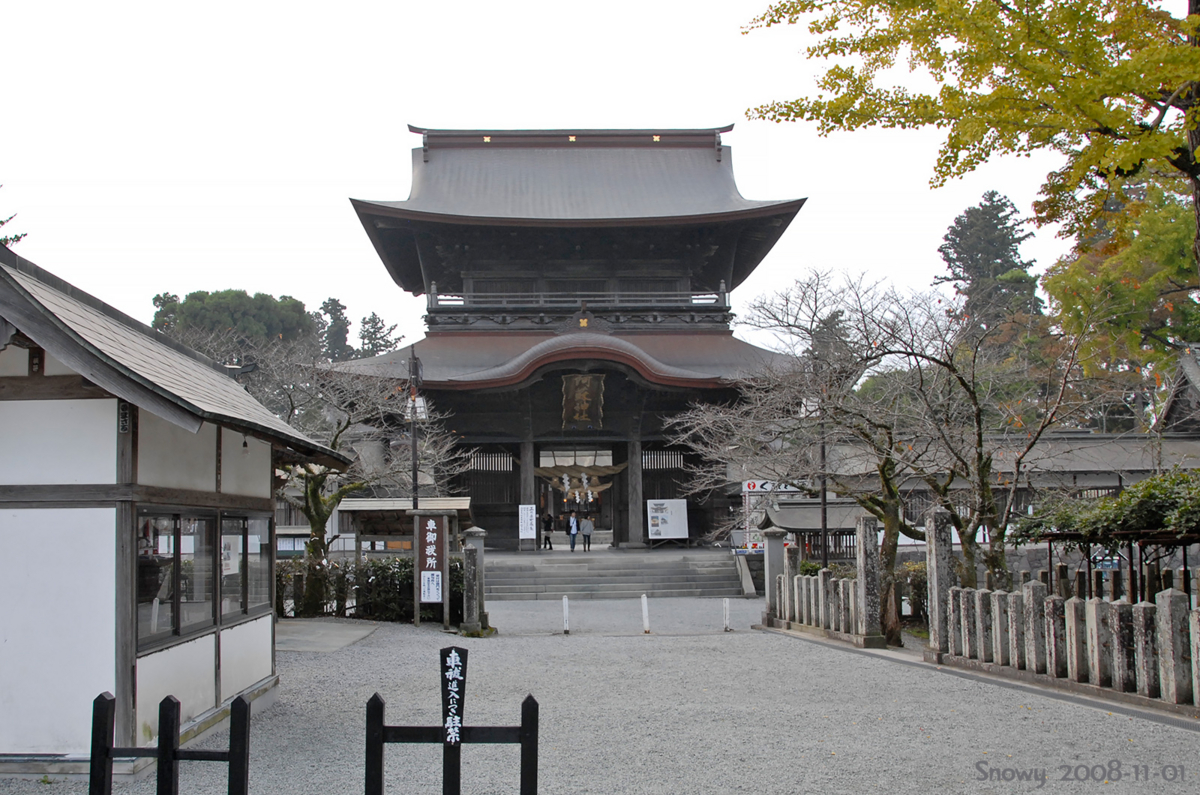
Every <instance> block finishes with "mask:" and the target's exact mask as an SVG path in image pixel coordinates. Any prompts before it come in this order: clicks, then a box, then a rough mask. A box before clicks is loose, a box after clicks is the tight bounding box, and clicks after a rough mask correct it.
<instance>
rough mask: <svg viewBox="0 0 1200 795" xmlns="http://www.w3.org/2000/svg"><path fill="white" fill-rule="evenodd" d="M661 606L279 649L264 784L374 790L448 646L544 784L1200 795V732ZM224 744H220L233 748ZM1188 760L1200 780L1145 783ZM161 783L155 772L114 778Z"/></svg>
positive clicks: (202, 778) (394, 630)
mask: <svg viewBox="0 0 1200 795" xmlns="http://www.w3.org/2000/svg"><path fill="white" fill-rule="evenodd" d="M731 606H732V609H733V612H734V620H733V625H734V626H735V627H737V630H736V631H734V632H728V633H726V632H722V631H721V621H722V616H721V600H719V599H660V600H654V601H652V602H651V604H650V609H651V629H652V630H653V634H651V635H643V634H642V627H641V607H640V603H639V602H638V600H611V601H594V602H583V601H576V602H572V604H571V608H572V610H571V634H570V636H569V637H565V636H563V635H562V606H561V604H559V603H556V602H549V603H546V602H496V603H490V604H489V605H488V608H489V610H490V613H491V618H492V622H493V624H495V625H496V626H498V627H499V628H500V634H499V636H497V637H493V638H487V639H466V638H457V637H452V636H448V635H446V634H443V633H442V631H441V627H440V625H433V626H429V625H426V626H422V627H420V628H413V627H411V626H407V625H387V624H384V625H380V626H379V628H378V629H377V630H376V631H375V632H374V633H372V634H370V635H369V636H367V637H366V638H364V639H362V640H359V641H357V642H355V643H353V644H351V645H349V646H346V647H344V648H342V649H340V650H338V651H333V652H325V653H318V652H280V653H279V658H278V659H279V672H280V676H281V679H282V682H281V686H280V697H279V701H278V703H277V704H276V705H275V706H274V707H272V708H271V709H270V710H268V711H265V712H264V713H263V714H261V715H256V716H255V718H254V722H253V725H252V729H251V731H252V737H253V747H252V752H251V753H252V759H251V764H252V769H251V779H250V785H251V791H252V792H255V793H263V795H266V794H267V793H270V794H271V795H275V794H276V793H278V794H279V795H307V794H308V793H313V795H317V794H319V795H334V794H340V793H356V792H358V793H361V792H362V765H363V711H364V705H365V703H366V701H367V699H368V698H369V697H370V696H371V694H372V693H374V692H375V691H379V692H380V693H381V694H382V695H383V697H384V698H385V699H386V700H387V704H388V707H387V722H388V723H389V724H399V725H413V724H422V725H426V724H435V723H437V722H438V720H439V718H440V700H439V695H438V689H437V688H438V682H437V650H438V649H439V648H441V647H443V646H448V645H452V644H454V645H460V646H464V647H466V648H467V649H469V650H470V658H469V663H468V682H467V694H466V700H465V714H466V718H467V723H468V724H477V725H478V724H488V725H506V724H508V725H515V724H516V723H518V722H519V717H520V702H521V699H523V698H524V697H525V696H526V694H528V693H532V694H533V695H534V696H535V697H536V698H537V699H538V701H539V702H540V704H541V729H540V732H541V733H540V739H541V757H540V771H539V777H540V784H541V787H540V791H541V792H543V793H726V792H746V793H801V792H804V793H843V792H845V793H850V792H855V793H858V792H875V791H880V792H884V791H886V792H895V793H910V792H911V793H922V794H924V793H930V792H936V793H941V792H963V793H989V792H1026V791H1032V790H1034V789H1035V787H1036V784H1031V783H1025V784H1021V783H1019V782H1012V783H996V782H988V781H978V780H976V778H977V777H978V776H979V772H978V768H977V767H976V766H977V765H985V766H988V767H995V768H1001V769H1003V768H1012V769H1022V770H1028V769H1031V768H1037V769H1044V770H1045V771H1046V774H1047V775H1048V776H1049V780H1048V781H1047V782H1046V784H1045V786H1044V787H1043V788H1042V789H1043V791H1063V792H1092V791H1097V790H1098V789H1099V788H1100V787H1101V786H1102V785H1101V784H1099V783H1086V784H1085V783H1078V782H1066V781H1059V778H1061V776H1062V772H1061V771H1060V770H1057V769H1056V768H1057V766H1059V765H1071V766H1075V765H1089V766H1091V765H1101V764H1103V765H1105V766H1106V767H1107V766H1108V765H1109V763H1110V761H1111V760H1114V759H1116V760H1120V761H1121V762H1122V764H1123V771H1124V773H1125V780H1123V781H1121V782H1120V783H1114V784H1110V785H1108V786H1104V787H1103V791H1104V792H1114V793H1120V792H1130V793H1134V792H1146V793H1176V792H1179V793H1195V792H1197V791H1200V783H1198V782H1200V755H1198V753H1197V751H1198V750H1200V733H1196V732H1194V731H1188V730H1186V729H1182V728H1176V727H1172V726H1167V725H1162V724H1160V723H1156V722H1152V721H1148V720H1142V719H1139V718H1133V717H1129V716H1127V715H1121V714H1116V713H1114V714H1109V713H1107V712H1106V711H1101V710H1097V709H1093V708H1091V707H1088V706H1084V705H1081V704H1075V703H1068V702H1064V701H1061V700H1057V699H1052V698H1049V697H1044V696H1040V695H1031V694H1029V693H1027V692H1022V691H1017V690H1012V689H1009V688H1004V687H997V686H995V685H993V684H989V683H986V682H982V681H977V680H972V679H968V678H962V677H957V676H951V675H946V674H943V673H939V672H937V671H935V670H933V669H929V668H922V667H917V666H914V665H912V664H908V665H905V664H898V663H897V662H895V661H892V660H889V659H883V658H879V657H872V656H868V655H864V654H856V653H850V652H847V651H846V650H844V649H841V648H837V647H833V646H830V645H827V644H824V643H817V642H811V641H807V640H803V639H798V638H795V637H790V636H786V635H782V634H777V633H770V632H761V631H755V630H751V629H749V625H750V624H752V623H754V622H756V621H757V620H758V618H759V613H760V611H761V609H762V602H761V600H731ZM224 742H225V738H224V737H221V736H216V737H213V738H209V739H208V740H206V741H205V742H204V743H203V746H204V747H212V748H218V747H221V746H223V744H224ZM517 753H518V752H517V747H516V746H466V747H465V748H464V749H463V759H464V772H463V780H464V792H468V793H493V792H496V793H499V792H509V793H511V792H515V791H516V785H517V780H518V767H517V761H518V758H517ZM386 756H387V777H388V782H389V792H392V793H402V792H403V793H416V792H426V793H436V792H440V791H441V787H440V780H441V779H440V760H441V752H440V749H438V748H437V747H436V746H415V745H414V746H402V745H399V746H398V745H392V746H388V747H387V751H386ZM1135 764H1136V765H1147V766H1148V769H1149V771H1150V772H1151V774H1153V773H1157V772H1159V770H1161V768H1162V766H1163V765H1168V764H1170V765H1177V764H1182V765H1184V766H1185V775H1186V776H1187V780H1186V781H1184V782H1180V783H1163V782H1162V780H1161V778H1160V779H1158V780H1152V781H1150V782H1145V781H1141V782H1137V781H1133V780H1131V777H1132V775H1133V766H1134V765H1135ZM223 771H224V768H223V766H220V765H212V764H207V765H206V764H201V763H185V764H184V768H183V776H182V782H181V786H180V792H181V795H199V794H200V793H204V794H206V795H208V794H211V795H216V794H217V793H222V792H224V781H223V775H224V772H223ZM114 791H115V792H118V793H130V794H132V793H137V794H138V795H143V794H144V793H153V792H154V782H153V779H152V778H146V779H142V780H140V781H137V782H133V783H128V782H126V783H121V782H118V784H117V785H116V787H115V789H114ZM0 792H2V793H11V795H32V794H33V793H43V795H46V794H50V793H83V792H86V785H85V783H84V782H79V781H71V782H58V783H53V784H49V785H43V784H38V783H36V782H31V781H2V780H0Z"/></svg>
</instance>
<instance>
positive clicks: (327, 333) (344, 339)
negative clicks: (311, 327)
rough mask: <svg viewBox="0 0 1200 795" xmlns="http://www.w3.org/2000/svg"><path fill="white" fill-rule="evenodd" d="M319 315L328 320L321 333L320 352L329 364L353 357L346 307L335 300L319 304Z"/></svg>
mask: <svg viewBox="0 0 1200 795" xmlns="http://www.w3.org/2000/svg"><path fill="white" fill-rule="evenodd" d="M321 313H322V314H324V315H325V317H327V318H328V320H327V321H326V323H325V328H324V329H323V330H322V332H321V350H322V351H323V352H324V354H325V356H326V357H327V358H328V359H329V360H330V361H331V362H342V361H345V360H346V359H350V358H352V357H353V356H354V348H353V347H351V345H350V319H349V318H348V317H346V307H344V306H342V302H341V301H339V300H337V299H336V298H327V299H326V300H325V303H323V304H321Z"/></svg>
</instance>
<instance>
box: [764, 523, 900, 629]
mask: <svg viewBox="0 0 1200 795" xmlns="http://www.w3.org/2000/svg"><path fill="white" fill-rule="evenodd" d="M763 535H764V536H765V537H766V541H767V545H766V556H765V557H766V568H767V572H766V579H767V583H768V588H767V606H766V613H765V614H764V615H763V623H764V624H766V625H767V626H774V627H778V628H781V629H794V630H800V631H803V632H811V633H813V634H820V635H824V636H826V637H830V638H836V639H838V640H845V641H849V642H851V643H853V644H854V645H856V646H859V647H860V648H878V649H882V648H886V643H885V641H884V637H883V635H882V634H881V633H880V631H879V548H878V530H877V525H876V521H875V518H874V517H872V516H863V517H860V518H859V520H858V528H857V555H856V564H857V570H856V572H855V576H854V577H853V578H849V577H839V578H834V577H833V576H832V574H831V572H830V570H829V569H821V570H820V572H818V573H817V574H816V575H802V574H795V573H793V572H792V571H791V570H790V566H789V559H788V557H787V556H786V555H785V554H784V546H783V539H784V536H785V535H786V534H785V532H784V531H782V530H767V531H765V532H764V533H763Z"/></svg>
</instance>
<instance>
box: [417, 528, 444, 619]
mask: <svg viewBox="0 0 1200 795" xmlns="http://www.w3.org/2000/svg"><path fill="white" fill-rule="evenodd" d="M416 520H417V522H418V527H419V530H418V531H417V537H416V538H415V539H414V541H415V543H416V545H417V571H416V578H417V587H418V588H419V589H420V591H419V592H420V600H421V602H422V603H426V602H443V601H444V598H443V594H444V591H445V589H446V587H447V586H448V585H449V583H447V582H446V572H447V571H448V569H447V567H446V564H447V557H448V556H447V554H446V549H447V546H448V545H447V543H446V536H447V535H448V532H447V531H448V529H449V528H448V527H447V522H446V517H445V516H418V517H416Z"/></svg>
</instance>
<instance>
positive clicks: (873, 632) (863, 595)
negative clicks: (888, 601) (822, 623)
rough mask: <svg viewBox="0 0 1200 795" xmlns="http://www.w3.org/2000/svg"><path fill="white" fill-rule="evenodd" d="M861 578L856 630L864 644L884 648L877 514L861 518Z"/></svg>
mask: <svg viewBox="0 0 1200 795" xmlns="http://www.w3.org/2000/svg"><path fill="white" fill-rule="evenodd" d="M856 530H857V533H858V561H857V562H858V578H857V579H856V580H855V581H854V587H855V588H856V589H857V593H856V594H855V596H856V597H857V598H856V599H855V607H856V608H857V610H856V612H857V613H858V615H857V616H855V617H854V619H853V620H854V632H855V633H857V634H858V635H859V636H860V637H861V638H862V642H861V645H862V646H865V647H868V648H884V647H886V646H887V642H886V641H885V640H884V638H883V635H882V633H881V632H880V631H879V531H878V524H877V522H876V520H875V517H874V516H860V517H858V525H857V527H856Z"/></svg>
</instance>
